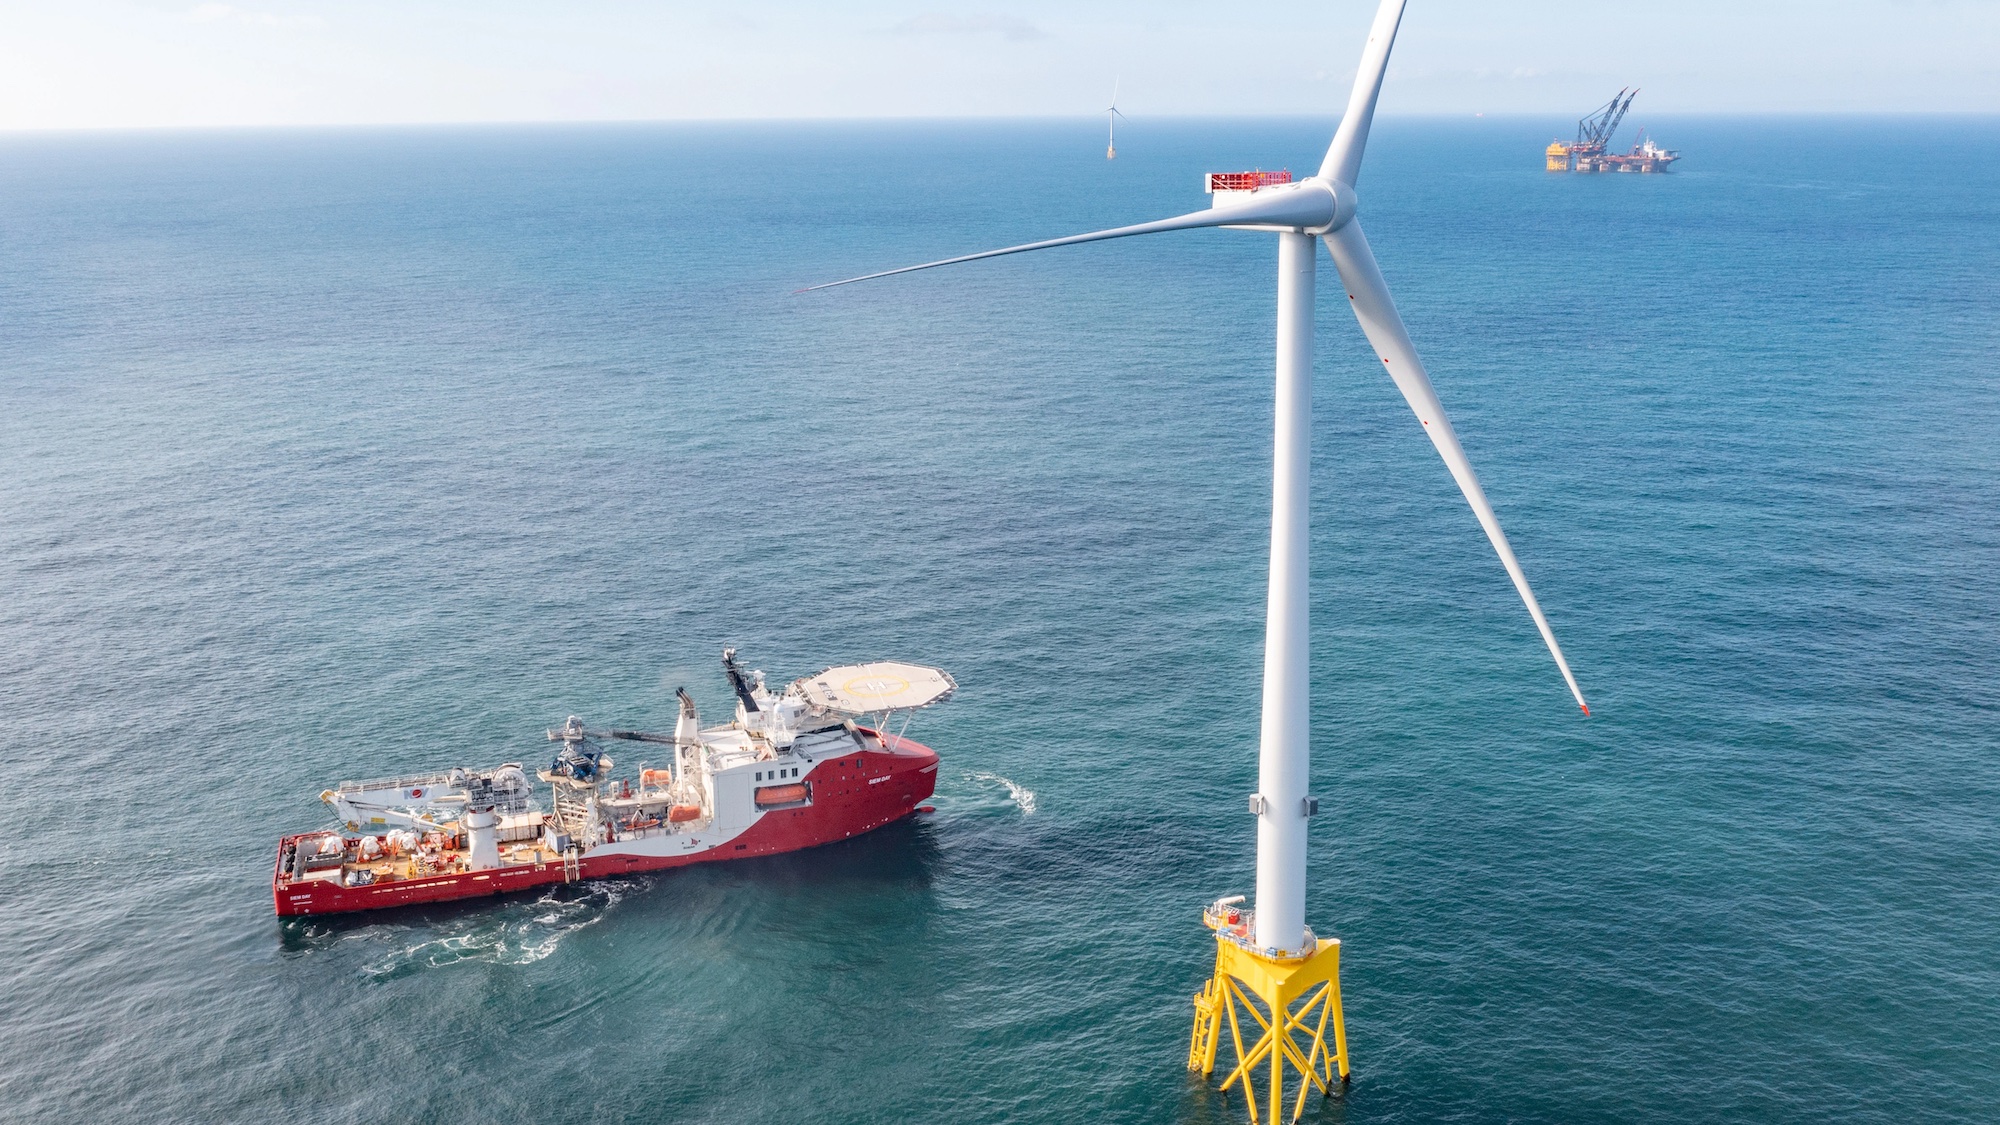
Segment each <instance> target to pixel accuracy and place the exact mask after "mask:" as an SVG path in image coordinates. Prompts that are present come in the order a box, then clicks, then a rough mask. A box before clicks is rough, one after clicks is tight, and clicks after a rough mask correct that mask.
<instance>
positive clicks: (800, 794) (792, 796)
mask: <svg viewBox="0 0 2000 1125" xmlns="http://www.w3.org/2000/svg"><path fill="white" fill-rule="evenodd" d="M805 799H806V787H805V785H804V784H803V783H802V782H797V781H795V782H793V783H791V784H790V785H766V786H762V787H761V788H759V789H758V790H757V806H758V807H759V808H767V807H769V806H771V805H791V804H797V803H798V802H800V801H803V800H805Z"/></svg>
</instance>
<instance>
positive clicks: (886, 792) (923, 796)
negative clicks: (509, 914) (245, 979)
mask: <svg viewBox="0 0 2000 1125" xmlns="http://www.w3.org/2000/svg"><path fill="white" fill-rule="evenodd" d="M937 766H938V756H937V752H936V751H934V750H932V749H930V748H929V747H926V746H922V745H920V744H918V743H915V742H911V741H909V740H907V739H899V740H897V743H896V750H895V752H892V753H887V752H876V753H864V754H858V755H852V756H848V757H844V758H842V759H840V760H838V761H827V762H821V763H819V764H818V765H817V766H815V767H814V768H813V770H812V772H811V773H810V774H809V775H807V777H806V778H805V779H804V780H806V781H808V782H810V783H811V786H812V793H813V800H812V803H811V804H810V805H807V806H805V807H803V808H790V809H776V810H771V811H767V812H764V813H762V814H761V815H760V816H758V818H757V819H756V821H755V822H754V823H752V824H751V825H750V826H749V827H748V828H745V829H743V830H742V831H741V832H738V833H736V834H735V835H733V836H729V837H726V838H721V839H717V840H715V841H714V842H713V843H712V844H710V845H709V846H705V847H703V848H702V849H701V850H699V851H691V852H690V851H679V852H677V853H676V854H671V855H668V854H648V847H647V844H648V842H647V841H646V840H644V839H640V840H636V841H624V842H617V843H609V844H604V845H600V846H598V847H596V848H593V849H591V851H589V852H588V853H586V854H585V855H583V856H582V857H580V858H579V859H577V860H576V861H575V862H574V863H573V864H571V865H565V864H564V863H563V862H562V860H560V859H557V858H549V859H546V860H545V861H543V862H533V863H527V862H524V863H514V864H503V865H502V866H500V867H498V868H494V869H492V870H487V871H460V872H455V873H450V874H441V875H431V876H424V877H419V878H409V879H395V880H393V881H388V882H376V883H372V884H368V885H364V886H346V885H343V883H342V881H341V880H339V879H337V878H312V877H307V878H304V879H291V878H288V877H287V876H286V875H285V872H284V867H283V856H284V854H285V848H286V846H287V845H289V844H293V843H295V842H296V841H299V840H301V839H305V838H309V837H315V836H324V835H325V834H324V833H301V834H299V835H294V836H286V837H284V838H283V839H281V840H280V841H279V842H278V855H279V863H278V865H277V868H276V870H275V871H274V872H273V875H272V878H271V896H272V902H273V904H274V905H275V906H276V908H277V912H278V916H279V917H281V918H292V917H299V916H302V915H309V914H341V913H349V912H353V911H357V910H382V909H387V908H389V907H396V906H414V905H418V904H421V903H430V902H451V901H455V900H458V899H468V898H479V897H482V896H486V895H502V894H509V893H512V892H515V891H524V890H528V889H530V888H533V887H539V886H544V885H546V884H549V883H561V882H570V881H575V880H579V879H602V878H605V877H606V876H611V875H631V874H637V873H639V872H644V871H663V870H666V869H668V868H673V867H686V866H688V865H690V864H695V863H713V862H716V861H720V860H729V859H748V858H750V857H752V856H765V855H776V854H778V853H780V852H792V851H798V850H800V849H803V848H811V847H817V846H819V845H821V844H831V843H837V842H839V841H841V840H846V839H850V838H852V837H854V836H858V835H860V834H862V833H864V832H870V831H873V830H875V829H877V828H880V827H882V826H883V825H885V824H888V823H890V822H891V821H895V820H899V819H901V818H903V817H905V816H908V815H909V814H910V813H912V812H914V811H916V809H917V806H919V805H921V804H922V803H923V802H924V801H926V800H928V799H929V798H930V796H931V794H932V793H933V792H935V791H936V788H937Z"/></svg>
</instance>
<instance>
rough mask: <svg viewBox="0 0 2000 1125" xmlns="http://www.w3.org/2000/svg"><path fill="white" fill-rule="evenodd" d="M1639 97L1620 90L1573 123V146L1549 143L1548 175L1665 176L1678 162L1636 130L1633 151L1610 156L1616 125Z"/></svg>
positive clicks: (1671, 153)
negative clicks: (1567, 173) (1635, 141)
mask: <svg viewBox="0 0 2000 1125" xmlns="http://www.w3.org/2000/svg"><path fill="white" fill-rule="evenodd" d="M1638 96H1639V91H1638V90H1637V89H1629V90H1620V91H1618V92H1617V93H1616V94H1613V95H1612V97H1611V100H1610V101H1608V102H1606V103H1604V104H1603V105H1601V106H1599V107H1598V108H1596V109H1594V110H1592V111H1591V113H1590V115H1589V116H1587V117H1585V118H1584V119H1583V120H1581V121H1578V122H1577V123H1576V142H1575V143H1574V144H1564V143H1563V142H1562V141H1560V140H1554V141H1550V142H1549V147H1548V149H1547V151H1546V153H1545V155H1547V157H1548V161H1549V163H1548V169H1549V171H1551V172H1664V171H1666V170H1667V166H1668V165H1670V164H1672V163H1673V162H1674V161H1676V160H1679V159H1680V158H1681V154H1680V153H1678V152H1675V151H1674V150H1672V149H1665V148H1661V147H1660V146H1659V145H1657V144H1654V143H1653V141H1652V138H1650V137H1648V136H1646V131H1645V130H1644V129H1643V128H1642V129H1640V130H1639V143H1637V144H1635V145H1633V146H1632V151H1630V152H1626V153H1612V152H1607V151H1606V150H1607V149H1608V148H1610V146H1611V134H1613V133H1615V132H1617V131H1618V123H1619V122H1620V121H1623V120H1624V119H1625V111H1626V110H1628V109H1631V108H1632V99H1633V98H1636V97H1638Z"/></svg>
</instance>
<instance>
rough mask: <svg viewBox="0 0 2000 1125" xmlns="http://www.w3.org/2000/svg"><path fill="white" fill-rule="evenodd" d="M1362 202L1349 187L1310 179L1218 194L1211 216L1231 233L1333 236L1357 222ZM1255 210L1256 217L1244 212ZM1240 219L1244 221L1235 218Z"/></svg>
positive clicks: (1319, 178)
mask: <svg viewBox="0 0 2000 1125" xmlns="http://www.w3.org/2000/svg"><path fill="white" fill-rule="evenodd" d="M1357 205H1358V201H1357V200H1356V198H1355V195H1354V189H1353V188H1352V187H1349V186H1348V185H1346V184H1343V183H1339V182H1336V181H1332V180H1327V179H1324V178H1322V177H1319V176H1309V177H1307V178H1306V179H1303V180H1299V181H1297V182H1296V183H1289V184H1272V185H1270V186H1268V187H1260V188H1257V189H1255V190H1254V191H1246V192H1217V193H1216V196H1215V202H1214V204H1213V205H1211V206H1210V207H1209V213H1210V214H1213V215H1215V216H1216V217H1218V218H1227V219H1228V221H1227V222H1222V223H1218V224H1216V225H1218V226H1222V227H1226V228H1227V229H1229V230H1261V231H1291V232H1295V233H1298V234H1329V233H1331V232H1333V231H1336V230H1339V229H1340V228H1341V227H1344V226H1346V225H1347V224H1348V223H1349V222H1350V221H1352V220H1353V218H1354V212H1355V210H1356V208H1357ZM1250 207H1255V208H1257V210H1256V211H1255V213H1254V217H1253V214H1252V213H1251V212H1248V211H1246V210H1244V209H1245V208H1250ZM1237 215H1240V216H1242V217H1241V218H1236V217H1234V216H1237Z"/></svg>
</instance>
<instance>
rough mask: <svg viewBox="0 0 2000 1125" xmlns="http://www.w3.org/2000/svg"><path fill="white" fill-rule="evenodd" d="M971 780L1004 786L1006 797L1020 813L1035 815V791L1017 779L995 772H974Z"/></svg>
mask: <svg viewBox="0 0 2000 1125" xmlns="http://www.w3.org/2000/svg"><path fill="white" fill-rule="evenodd" d="M972 780H974V781H983V782H986V783H987V784H989V785H1004V786H1006V788H1007V799H1008V800H1010V801H1012V802H1014V804H1015V806H1016V807H1018V808H1019V809H1020V810H1021V815H1022V816H1033V815H1035V791H1034V790H1033V789H1030V788H1028V787H1027V786H1025V785H1022V784H1020V783H1019V782H1017V781H1013V780H1010V779H1008V778H1004V777H1001V776H1000V775H999V774H997V773H975V774H973V775H972Z"/></svg>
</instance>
